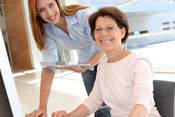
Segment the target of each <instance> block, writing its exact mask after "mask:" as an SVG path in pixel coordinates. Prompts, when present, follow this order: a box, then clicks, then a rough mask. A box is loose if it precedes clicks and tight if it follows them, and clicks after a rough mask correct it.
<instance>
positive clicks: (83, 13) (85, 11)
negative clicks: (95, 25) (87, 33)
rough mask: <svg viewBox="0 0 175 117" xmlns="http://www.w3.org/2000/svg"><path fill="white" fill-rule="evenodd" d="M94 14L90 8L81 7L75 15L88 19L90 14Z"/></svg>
mask: <svg viewBox="0 0 175 117" xmlns="http://www.w3.org/2000/svg"><path fill="white" fill-rule="evenodd" d="M91 14H92V12H91V10H90V8H86V9H81V10H79V11H77V12H76V13H75V14H74V15H75V16H76V17H77V18H78V19H86V18H88V17H89V16H90V15H91Z"/></svg>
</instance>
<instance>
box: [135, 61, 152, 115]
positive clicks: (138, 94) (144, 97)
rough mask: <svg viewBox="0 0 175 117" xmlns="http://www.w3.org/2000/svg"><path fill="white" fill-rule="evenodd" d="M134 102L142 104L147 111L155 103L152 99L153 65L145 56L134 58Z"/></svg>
mask: <svg viewBox="0 0 175 117" xmlns="http://www.w3.org/2000/svg"><path fill="white" fill-rule="evenodd" d="M132 70H133V72H132V73H133V76H134V77H133V82H134V90H133V91H134V102H135V104H142V105H143V106H145V108H146V109H147V111H148V112H150V109H151V108H152V107H153V106H154V105H155V103H154V99H153V67H152V63H151V62H150V61H149V60H148V59H146V58H139V59H137V60H136V62H135V64H134V66H133V68H132Z"/></svg>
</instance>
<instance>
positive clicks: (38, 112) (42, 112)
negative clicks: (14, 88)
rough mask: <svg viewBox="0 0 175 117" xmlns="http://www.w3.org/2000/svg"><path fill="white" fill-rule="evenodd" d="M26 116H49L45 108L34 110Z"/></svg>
mask: <svg viewBox="0 0 175 117" xmlns="http://www.w3.org/2000/svg"><path fill="white" fill-rule="evenodd" d="M25 117H47V111H46V110H44V109H38V110H34V111H33V112H31V113H28V114H26V115H25Z"/></svg>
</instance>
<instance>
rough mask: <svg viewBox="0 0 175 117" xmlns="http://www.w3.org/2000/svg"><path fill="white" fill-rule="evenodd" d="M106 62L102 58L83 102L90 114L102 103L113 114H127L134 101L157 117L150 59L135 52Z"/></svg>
mask: <svg viewBox="0 0 175 117" xmlns="http://www.w3.org/2000/svg"><path fill="white" fill-rule="evenodd" d="M107 61H108V60H107V59H105V60H103V61H102V62H101V63H100V64H99V66H98V72H97V78H96V81H95V84H94V88H93V90H92V92H91V94H90V96H89V97H88V98H87V99H86V100H85V101H84V102H83V104H84V105H86V106H87V107H88V108H89V111H90V114H92V113H94V112H95V111H96V110H97V109H98V108H99V107H100V106H101V104H102V102H105V103H106V104H107V105H108V106H109V107H111V116H112V117H128V115H129V113H130V111H131V110H132V108H133V106H134V105H135V104H142V105H143V106H145V108H146V109H147V111H148V112H149V113H150V115H157V116H155V117H159V114H158V111H157V109H156V108H154V105H155V102H154V99H153V67H152V64H151V62H150V61H149V60H148V59H146V58H145V57H143V56H141V55H139V54H136V53H134V52H132V53H131V54H129V55H128V56H127V57H125V58H123V59H122V60H119V61H116V62H112V63H108V62H107ZM153 110H154V111H153Z"/></svg>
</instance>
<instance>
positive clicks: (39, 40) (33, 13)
mask: <svg viewBox="0 0 175 117" xmlns="http://www.w3.org/2000/svg"><path fill="white" fill-rule="evenodd" d="M56 2H57V4H58V8H59V10H60V15H61V16H70V15H73V14H75V13H76V12H77V11H79V10H81V9H85V8H89V6H81V5H69V6H65V5H63V4H62V3H61V2H60V1H59V0H56ZM36 3H37V0H28V7H29V16H30V24H31V27H32V33H33V36H34V39H35V42H36V45H37V48H38V49H39V50H40V51H42V50H43V49H44V39H43V34H44V26H45V23H46V22H45V21H44V20H43V19H42V18H41V17H40V16H39V14H38V11H37V8H36Z"/></svg>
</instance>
